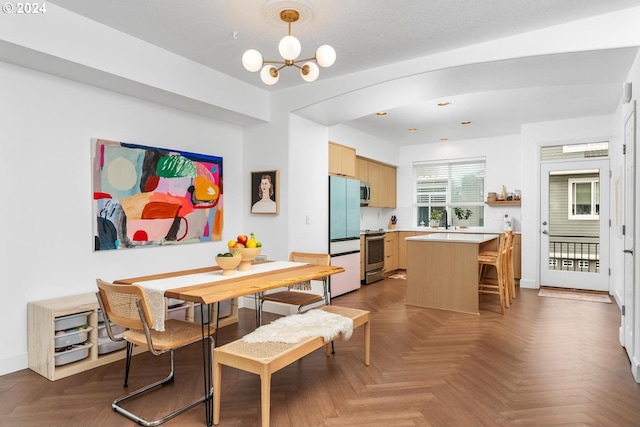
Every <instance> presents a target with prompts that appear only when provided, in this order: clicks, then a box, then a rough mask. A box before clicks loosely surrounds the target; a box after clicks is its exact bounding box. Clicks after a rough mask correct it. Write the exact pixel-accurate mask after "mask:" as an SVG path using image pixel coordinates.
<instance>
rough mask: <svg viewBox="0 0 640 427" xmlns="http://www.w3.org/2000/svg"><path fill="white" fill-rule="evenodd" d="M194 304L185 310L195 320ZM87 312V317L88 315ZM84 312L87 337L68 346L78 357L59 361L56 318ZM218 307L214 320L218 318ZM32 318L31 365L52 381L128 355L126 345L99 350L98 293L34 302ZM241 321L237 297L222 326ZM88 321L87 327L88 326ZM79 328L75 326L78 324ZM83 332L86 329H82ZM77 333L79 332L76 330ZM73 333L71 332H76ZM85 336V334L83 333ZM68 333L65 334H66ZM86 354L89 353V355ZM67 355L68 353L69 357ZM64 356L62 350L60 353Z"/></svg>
mask: <svg viewBox="0 0 640 427" xmlns="http://www.w3.org/2000/svg"><path fill="white" fill-rule="evenodd" d="M193 313H194V306H193V304H190V306H189V308H188V309H186V310H185V311H184V316H185V318H186V319H187V320H191V321H193V320H194V318H193ZM85 314H86V317H84V316H85ZM74 315H82V316H81V318H83V319H86V323H85V321H84V320H83V321H82V323H83V326H82V327H83V328H84V329H83V330H84V331H88V332H86V339H83V341H82V343H77V344H76V343H74V345H68V346H65V347H73V346H75V347H76V348H75V349H72V351H77V352H78V353H77V355H78V357H79V358H78V360H75V356H73V354H72V353H69V354H70V355H72V359H71V360H74V361H71V362H69V363H64V364H59V365H58V366H57V365H56V339H60V338H61V336H60V335H59V336H56V329H57V328H56V321H64V319H65V318H66V317H74ZM215 317H216V313H215V311H214V313H213V316H212V320H213V319H215ZM27 319H28V337H27V339H28V350H29V356H28V360H29V369H31V370H32V371H34V372H37V373H38V374H40V375H42V376H43V377H46V378H48V379H49V380H51V381H55V380H58V379H60V378H65V377H68V376H70V375H74V374H77V373H80V372H84V371H87V370H89V369H92V368H96V367H98V366H102V365H106V364H107V363H111V362H115V361H117V360H120V359H124V358H125V357H126V351H125V349H120V350H116V351H113V352H109V353H105V354H99V352H98V330H99V328H98V326H99V306H98V299H97V298H96V294H95V293H91V292H90V293H86V294H79V295H71V296H66V297H60V298H53V299H48V300H42V301H34V302H30V303H28V305H27ZM237 321H238V303H237V300H233V301H232V304H231V314H230V315H229V316H226V317H224V318H222V319H220V322H219V327H223V326H226V325H230V324H232V323H236V322H237ZM84 324H86V327H85V326H84ZM74 329H75V328H74ZM79 332H82V330H81V331H79ZM74 333H75V332H74ZM72 335H73V333H69V334H68V336H72ZM82 336H84V334H83V335H82ZM62 337H64V335H62ZM144 351H147V349H146V347H136V348H135V349H134V354H138V353H141V352H144ZM85 355H86V356H85ZM66 356H67V355H65V357H66ZM58 357H60V353H58Z"/></svg>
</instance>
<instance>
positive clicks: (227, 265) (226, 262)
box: [216, 255, 242, 276]
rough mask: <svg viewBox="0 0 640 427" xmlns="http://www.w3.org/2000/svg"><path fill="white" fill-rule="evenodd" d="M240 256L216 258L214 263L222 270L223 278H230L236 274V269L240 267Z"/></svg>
mask: <svg viewBox="0 0 640 427" xmlns="http://www.w3.org/2000/svg"><path fill="white" fill-rule="evenodd" d="M241 261H242V256H241V255H238V256H217V257H216V263H217V264H218V266H219V267H220V268H221V269H222V275H223V276H232V275H234V274H235V272H236V267H237V266H238V265H240V262H241Z"/></svg>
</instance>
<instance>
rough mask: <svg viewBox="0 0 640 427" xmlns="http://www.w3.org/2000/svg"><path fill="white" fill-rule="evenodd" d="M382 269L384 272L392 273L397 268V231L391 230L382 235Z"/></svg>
mask: <svg viewBox="0 0 640 427" xmlns="http://www.w3.org/2000/svg"><path fill="white" fill-rule="evenodd" d="M384 269H385V274H393V273H394V272H395V271H396V270H397V269H398V233H396V232H391V233H387V234H385V236H384Z"/></svg>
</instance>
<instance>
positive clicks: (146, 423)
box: [111, 350, 211, 427]
mask: <svg viewBox="0 0 640 427" xmlns="http://www.w3.org/2000/svg"><path fill="white" fill-rule="evenodd" d="M169 353H170V356H171V372H169V375H167V376H166V377H165V378H163V379H161V380H159V381H156V382H154V383H152V384H149V385H148V386H145V387H142V388H140V389H138V390H136V391H134V392H131V393H129V394H127V395H125V396H122V397H119V398H117V399H116V400H114V401H113V403H112V404H111V407H112V408H113V410H114V411H116V412H118V413H119V414H122V415H124V416H125V417H127V418H129V419H131V420H133V421H135V422H136V423H138V424H140V425H142V426H145V427H152V426H157V425H160V424H162V423H164V422H165V421H167V420H170V419H171V418H173V417H175V416H177V415H180V414H181V413H183V412H185V411H188V410H189V409H191V408H193V407H195V406H197V405H199V404H200V403H202V402H204V401H205V400H207V399H209V398H210V397H211V396H210V395H209V396H203V397H200V398H199V399H197V400H194V401H193V402H191V403H188V404H187V405H185V406H183V407H181V408H179V409H177V410H175V411H173V412H171V413H170V414H168V415H165V416H164V417H162V418H159V419H157V420H153V421H149V420H146V419H144V418H142V417H140V416H138V415H136V414H134V413H132V412H130V411H128V410H127V409H125V408H123V407H122V406H120V403H121V402H124V401H126V400H129V399H133V398H134V397H137V396H140V395H141V394H143V393H146V392H148V391H151V390H153V389H155V388H157V387H162V386H163V385H165V384H169V383H171V382H173V378H174V352H173V350H171V351H170V352H169Z"/></svg>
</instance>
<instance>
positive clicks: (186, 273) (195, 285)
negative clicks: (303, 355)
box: [114, 261, 344, 426]
mask: <svg viewBox="0 0 640 427" xmlns="http://www.w3.org/2000/svg"><path fill="white" fill-rule="evenodd" d="M269 263H277V264H269ZM342 272H344V268H342V267H337V266H330V265H329V266H327V265H313V264H301V263H292V262H286V261H259V262H254V263H253V264H252V271H250V272H237V274H236V275H235V276H225V277H224V278H221V277H219V276H220V275H221V274H222V270H221V269H220V267H217V266H209V267H202V268H195V269H189V270H180V271H171V272H165V273H159V274H152V275H147V276H140V277H130V278H125V279H118V280H115V281H114V283H118V284H130V285H132V284H136V285H140V286H143V287H149V286H153V285H154V284H157V285H158V286H162V287H163V289H164V296H165V297H166V298H177V299H181V300H183V301H188V302H193V303H200V304H203V310H201V311H200V313H201V319H200V322H201V324H202V354H203V371H204V383H205V398H206V400H205V421H206V424H207V426H211V425H213V399H212V393H213V387H212V385H213V371H212V354H211V351H208V350H207V340H206V339H205V338H206V337H208V336H210V335H211V329H210V328H211V323H210V322H209V321H205V318H206V319H210V317H205V315H204V312H205V310H204V307H205V305H206V306H207V307H208V312H209V313H211V305H212V304H214V303H219V302H221V301H226V300H230V299H234V298H239V297H243V296H245V295H253V294H258V295H256V298H258V296H259V294H261V293H263V292H266V291H269V290H272V289H277V288H281V287H285V286H289V285H293V284H296V283H300V282H305V281H308V280H319V279H321V278H323V277H326V276H331V275H334V274H338V273H342ZM173 285H175V287H174V286H173ZM257 308H258V307H256V309H257ZM218 312H219V310H218Z"/></svg>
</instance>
